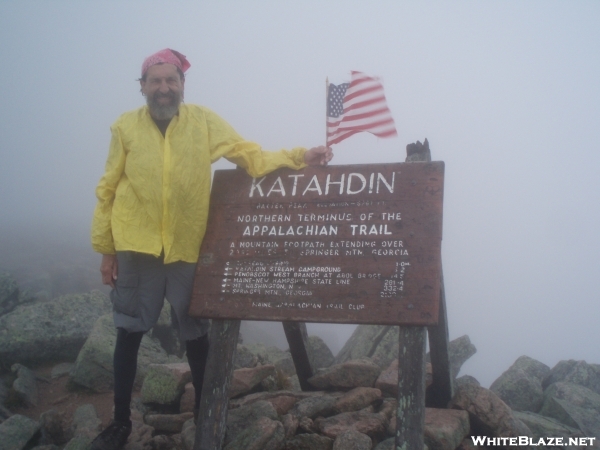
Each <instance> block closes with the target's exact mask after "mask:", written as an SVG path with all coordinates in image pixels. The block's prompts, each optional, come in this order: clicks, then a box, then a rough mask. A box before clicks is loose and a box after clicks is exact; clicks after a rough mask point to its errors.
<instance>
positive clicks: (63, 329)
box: [0, 291, 110, 370]
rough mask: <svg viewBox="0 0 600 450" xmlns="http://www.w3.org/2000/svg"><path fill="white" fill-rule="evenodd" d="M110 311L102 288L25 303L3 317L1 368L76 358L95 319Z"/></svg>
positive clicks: (1, 327) (0, 330) (1, 318)
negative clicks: (44, 300)
mask: <svg viewBox="0 0 600 450" xmlns="http://www.w3.org/2000/svg"><path fill="white" fill-rule="evenodd" d="M109 311H110V302H109V300H108V298H107V297H106V295H104V294H102V293H101V292H99V291H92V292H90V293H88V294H73V295H65V296H62V297H58V298H56V299H54V300H52V301H47V302H38V303H34V304H29V305H23V306H20V307H18V308H16V309H15V310H14V311H12V312H10V313H8V314H5V315H3V316H1V317H0V361H1V363H0V369H4V370H6V369H8V368H9V367H10V366H11V365H12V364H14V363H16V362H18V363H21V364H25V365H27V366H35V365H39V364H41V363H44V362H52V361H64V360H71V361H72V360H74V359H75V358H76V357H77V353H78V352H79V350H80V349H81V347H82V346H83V344H84V342H85V340H86V339H87V337H88V335H89V333H90V329H91V328H92V326H93V325H94V322H96V320H97V319H98V317H100V316H101V315H102V314H106V313H107V312H109Z"/></svg>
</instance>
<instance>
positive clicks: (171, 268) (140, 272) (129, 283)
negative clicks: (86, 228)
mask: <svg viewBox="0 0 600 450" xmlns="http://www.w3.org/2000/svg"><path fill="white" fill-rule="evenodd" d="M117 262H118V264H119V265H118V275H117V280H116V282H115V288H114V289H113V290H112V291H111V293H110V299H111V301H112V303H113V316H114V321H115V327H117V328H124V329H125V330H127V331H129V332H136V331H143V332H146V331H148V330H150V329H151V328H152V327H153V326H154V325H155V324H156V322H157V321H158V317H159V316H160V311H161V309H162V307H163V303H164V299H165V297H166V299H167V300H168V301H169V303H170V304H171V306H172V308H173V309H172V311H173V312H174V313H175V317H176V319H177V322H178V324H179V335H180V338H181V341H182V342H185V341H188V340H192V339H196V338H199V337H200V336H203V335H205V334H206V333H207V332H208V327H209V321H208V320H207V319H199V318H195V317H191V316H190V315H189V314H188V310H189V307H190V300H191V297H192V288H193V286H194V274H195V272H196V264H193V263H187V262H183V261H178V262H174V263H171V264H164V262H163V258H162V256H161V257H158V258H157V257H156V256H152V255H148V254H145V253H138V252H129V251H128V252H117Z"/></svg>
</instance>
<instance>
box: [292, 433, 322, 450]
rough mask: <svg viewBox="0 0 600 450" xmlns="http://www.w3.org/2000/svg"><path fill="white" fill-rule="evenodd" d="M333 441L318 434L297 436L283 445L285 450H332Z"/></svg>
mask: <svg viewBox="0 0 600 450" xmlns="http://www.w3.org/2000/svg"><path fill="white" fill-rule="evenodd" d="M332 448H333V439H331V438H328V437H325V436H321V435H320V434H309V433H304V434H298V435H296V436H294V437H293V438H291V439H288V440H287V441H286V443H285V450H332Z"/></svg>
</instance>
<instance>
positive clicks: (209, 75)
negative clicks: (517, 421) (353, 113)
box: [0, 0, 600, 386]
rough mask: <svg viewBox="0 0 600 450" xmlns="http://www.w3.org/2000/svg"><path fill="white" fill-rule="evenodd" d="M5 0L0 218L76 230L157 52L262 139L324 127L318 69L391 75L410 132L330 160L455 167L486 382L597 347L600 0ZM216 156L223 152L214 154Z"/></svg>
mask: <svg viewBox="0 0 600 450" xmlns="http://www.w3.org/2000/svg"><path fill="white" fill-rule="evenodd" d="M324 3H325V2H317V1H309V0H305V1H303V2H294V3H292V2H289V1H273V0H272V1H252V2H250V1H202V2H197V1H194V2H176V1H175V2H171V1H169V2H167V1H154V2H153V1H143V2H142V1H127V2H116V1H109V2H74V1H73V2H64V1H62V2H61V1H56V2H41V1H19V2H17V1H3V2H1V3H0V56H1V58H2V61H3V62H4V68H3V69H2V70H0V83H1V84H0V85H1V86H2V99H3V104H4V107H3V108H1V109H0V161H1V163H0V192H1V193H2V195H0V211H1V212H0V226H1V227H3V228H2V229H6V230H8V229H10V228H11V227H13V228H14V226H15V225H16V226H18V227H25V226H28V227H33V228H34V229H35V227H39V228H40V230H43V229H45V228H48V227H50V226H58V227H60V228H61V229H62V230H63V231H64V233H65V234H68V233H71V232H72V231H73V230H75V229H77V230H83V233H81V234H77V233H73V236H74V238H75V236H77V239H78V238H79V236H80V235H81V236H84V237H82V239H83V240H85V230H87V229H88V228H89V223H90V218H91V214H92V210H93V207H94V203H95V198H94V194H93V191H94V187H95V185H96V183H97V181H98V179H99V178H100V176H101V174H102V170H103V167H104V161H105V158H106V154H107V148H108V142H109V126H110V124H111V123H112V122H113V121H114V120H115V119H116V118H117V117H118V115H119V114H121V113H122V112H124V111H127V110H130V109H134V108H136V107H138V106H140V105H141V104H143V98H142V97H141V95H140V93H139V86H138V84H137V82H136V79H137V78H138V77H139V71H140V66H141V63H142V60H143V59H144V57H146V56H147V55H149V54H151V53H153V52H155V51H157V50H159V49H162V48H165V47H171V48H174V49H176V50H179V51H180V52H182V53H184V54H185V55H187V57H188V59H189V60H190V62H191V64H192V67H191V69H190V70H189V72H188V77H187V81H186V93H185V94H186V95H185V98H186V101H187V102H190V103H199V104H203V105H206V106H208V107H210V108H211V109H213V110H215V111H216V112H218V113H219V114H221V115H222V116H223V117H224V118H226V119H227V120H228V121H229V122H230V123H231V124H232V125H233V126H234V127H235V128H236V129H237V130H238V132H240V134H242V135H243V136H245V137H246V138H247V139H250V140H254V141H257V142H260V143H261V144H262V145H263V146H264V147H265V148H267V149H273V150H275V149H279V148H281V147H287V148H289V147H293V146H298V145H303V146H307V147H310V146H314V145H320V144H322V143H323V142H324V136H325V99H324V95H325V77H327V76H328V77H329V80H330V81H331V82H333V83H336V84H337V83H339V82H344V81H347V80H348V79H349V76H350V75H349V73H350V71H351V70H359V71H363V72H365V73H367V74H369V75H373V76H380V77H381V78H382V79H383V81H384V86H385V90H386V96H387V99H388V104H389V107H390V109H391V110H392V113H393V115H394V118H395V120H396V124H397V128H398V133H399V137H398V138H396V139H388V140H382V139H377V138H375V137H374V136H372V135H369V134H360V135H356V136H354V137H351V138H350V139H348V140H347V141H344V142H342V143H341V144H339V145H337V146H335V147H334V151H335V155H336V156H335V159H334V161H333V162H334V163H335V164H364V163H373V162H398V161H403V160H404V157H405V146H406V144H408V143H410V142H415V141H416V140H421V141H422V140H423V138H425V137H427V138H428V139H429V141H430V144H431V149H432V155H433V158H434V159H435V160H443V161H445V163H446V185H445V203H444V242H443V265H444V275H445V281H446V290H447V301H448V309H449V322H450V334H451V338H455V337H458V336H461V335H463V334H468V335H469V336H470V337H471V340H472V342H473V343H474V344H475V345H476V346H477V348H478V353H477V354H476V355H475V356H474V357H473V358H472V359H471V360H470V361H469V362H468V363H467V365H466V366H465V367H464V370H463V373H469V374H471V375H474V376H475V377H476V378H478V379H479V380H480V381H481V383H482V384H483V385H486V386H488V385H489V384H490V383H491V382H492V381H493V380H494V379H495V378H496V377H498V376H499V375H500V374H501V373H502V371H504V370H505V369H507V368H508V367H509V366H510V364H512V363H513V362H514V360H515V359H516V358H517V357H519V356H520V355H523V354H526V355H529V356H531V357H533V358H536V359H538V360H540V361H542V362H544V363H545V364H548V365H549V366H553V365H554V364H555V363H556V362H558V361H559V360H561V359H569V358H573V359H585V360H587V361H588V362H593V363H600V350H599V349H600V345H598V341H599V339H598V336H599V334H598V318H599V316H600V314H599V312H600V307H599V305H598V303H599V300H600V294H599V288H598V284H597V283H598V280H599V279H600V264H599V262H598V255H599V254H600V235H599V232H598V230H600V212H599V208H598V203H599V200H600V177H598V175H597V172H598V167H599V166H600V164H599V163H600V143H599V142H600V82H599V80H600V26H599V24H600V2H597V1H570V2H564V1H563V2H558V1H528V2H522V1H488V2H481V1H477V2H476V1H469V2H466V1H464V2H460V1H455V2H441V1H440V2H426V1H423V2H405V1H391V0H390V1H380V2H366V1H362V2H358V1H348V0H346V1H339V2H338V1H328V2H326V3H325V4H324ZM216 166H217V167H218V168H225V167H229V166H228V163H226V162H223V163H221V162H219V163H217V165H216Z"/></svg>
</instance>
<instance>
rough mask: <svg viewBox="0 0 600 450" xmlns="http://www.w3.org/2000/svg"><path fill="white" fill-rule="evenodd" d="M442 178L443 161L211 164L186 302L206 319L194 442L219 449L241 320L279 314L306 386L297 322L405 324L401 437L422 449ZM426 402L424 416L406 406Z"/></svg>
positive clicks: (301, 327)
mask: <svg viewBox="0 0 600 450" xmlns="http://www.w3.org/2000/svg"><path fill="white" fill-rule="evenodd" d="M443 180H444V164H443V163H442V162H426V163H419V164H406V163H397V164H373V165H356V166H330V167H326V168H321V167H314V168H313V167H310V168H306V169H304V170H302V171H292V170H288V169H280V170H277V171H276V172H273V173H271V174H269V175H267V176H265V177H261V178H258V179H253V178H251V177H249V176H248V175H247V174H246V173H245V172H244V171H241V170H230V171H216V172H215V176H214V181H213V188H212V193H211V206H210V213H209V214H210V215H209V217H210V220H209V224H208V228H207V232H206V235H205V237H204V241H203V245H202V248H201V252H200V260H199V263H198V269H197V273H196V278H195V288H194V295H193V298H192V303H191V307H190V314H192V315H194V316H201V317H207V318H212V319H213V325H212V328H211V336H210V342H211V348H210V353H209V360H208V364H207V370H206V375H205V382H204V387H203V390H202V405H201V411H200V417H199V421H200V423H201V425H200V426H199V427H198V430H197V434H196V443H195V446H194V448H195V449H203V450H204V449H210V450H214V449H219V448H221V444H222V441H223V438H224V431H225V421H226V414H227V401H228V395H227V394H228V390H229V382H230V380H231V376H232V373H233V357H234V353H235V347H236V344H237V337H238V333H239V321H240V320H242V319H243V320H273V321H281V322H283V323H284V329H285V332H286V336H287V338H288V342H289V344H290V351H291V353H292V357H293V359H294V364H295V366H296V370H297V373H298V376H299V379H300V384H301V387H302V389H304V390H307V389H310V385H309V384H308V383H307V381H306V380H307V379H308V378H310V376H312V368H311V367H310V361H309V359H308V353H307V351H306V327H305V324H304V322H326V323H356V324H387V325H400V326H407V327H408V328H403V329H402V331H403V333H404V334H405V336H404V338H402V335H403V333H401V350H407V349H408V350H410V352H409V353H410V355H409V356H410V358H413V359H414V358H416V360H411V359H407V358H401V359H400V367H401V373H402V376H401V381H400V385H399V387H400V394H399V400H401V403H402V405H403V407H402V408H401V409H399V411H398V425H399V428H398V432H399V435H398V436H397V443H399V442H414V443H416V445H417V446H418V445H420V448H422V439H423V438H422V419H423V414H424V402H425V386H424V365H425V362H424V355H425V336H424V330H425V328H424V327H425V326H429V327H432V328H433V329H436V327H437V324H438V319H439V314H440V311H441V312H442V314H445V309H444V308H443V307H442V308H441V309H440V293H441V292H442V291H443V286H442V284H441V240H442V199H443ZM444 320H445V316H444ZM446 334H447V333H446ZM430 335H431V329H430ZM446 345H447V344H446ZM407 346H408V347H410V348H408V347H407ZM433 353H434V352H433V351H432V355H433ZM441 353H443V351H442V352H441ZM401 354H402V352H401ZM405 354H406V353H405ZM446 355H447V347H446ZM407 371H412V372H414V374H413V375H412V376H407V374H408V373H409V372H407ZM438 378H440V377H438ZM441 378H444V377H443V376H442V377H441ZM441 378H440V379H441ZM435 379H436V373H435V370H434V380H435ZM439 384H440V383H439V382H438V385H439ZM417 385H420V386H421V387H419V386H417ZM400 396H404V397H403V398H400ZM409 397H410V398H409ZM421 403H423V407H421V408H420V410H419V411H418V412H417V415H419V416H420V417H419V418H418V420H417V422H418V421H419V420H420V426H419V423H416V425H415V424H413V422H411V417H412V416H414V415H415V413H414V412H413V413H411V412H410V411H411V405H420V404H421ZM405 406H408V408H406V407H405ZM407 414H408V416H410V417H408V416H407ZM407 427H408V429H407V430H404V429H405V428H407ZM411 432H412V433H416V434H420V444H419V443H418V439H417V441H415V440H414V439H415V438H409V437H408V436H409V434H410V433H411ZM411 447H413V446H412V445H409V447H404V448H411ZM414 448H417V447H414Z"/></svg>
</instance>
